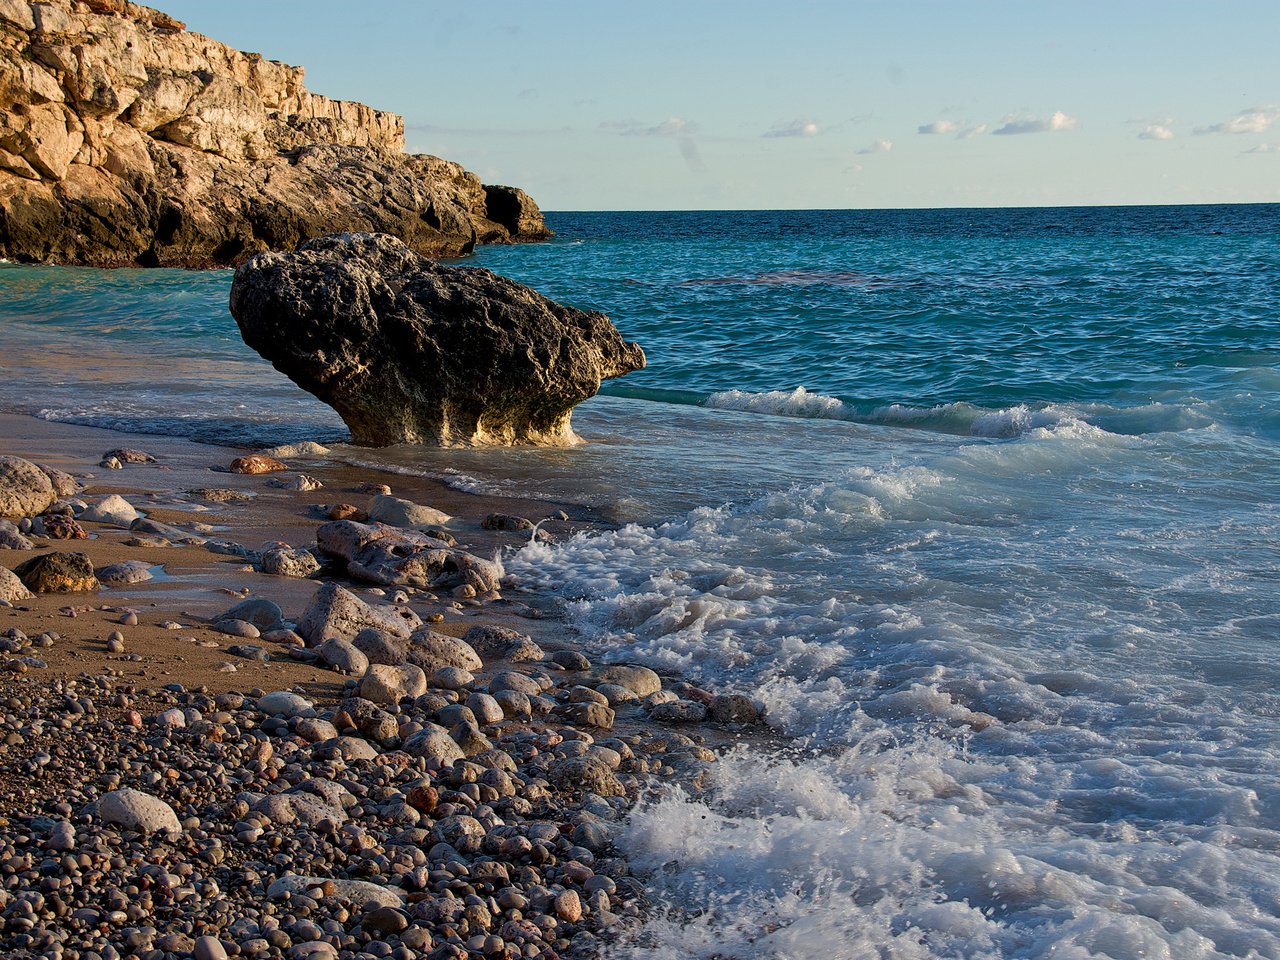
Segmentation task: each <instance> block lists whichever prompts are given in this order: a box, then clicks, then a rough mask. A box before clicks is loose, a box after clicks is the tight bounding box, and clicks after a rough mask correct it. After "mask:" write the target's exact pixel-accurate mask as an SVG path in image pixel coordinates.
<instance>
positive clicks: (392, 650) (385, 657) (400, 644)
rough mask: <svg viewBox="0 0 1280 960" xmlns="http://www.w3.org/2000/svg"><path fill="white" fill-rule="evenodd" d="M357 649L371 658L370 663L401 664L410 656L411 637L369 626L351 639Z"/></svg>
mask: <svg viewBox="0 0 1280 960" xmlns="http://www.w3.org/2000/svg"><path fill="white" fill-rule="evenodd" d="M351 642H352V643H353V644H354V645H355V647H356V649H357V650H359V651H361V652H362V653H363V654H364V655H365V656H366V657H368V658H369V662H370V663H386V664H390V665H392V666H399V665H400V664H402V663H404V662H406V661H407V660H408V658H409V638H408V637H404V636H396V635H395V634H391V633H387V632H386V631H385V630H378V629H377V628H374V627H369V628H366V629H364V630H361V631H360V632H359V633H357V634H356V636H355V639H354V640H352V641H351Z"/></svg>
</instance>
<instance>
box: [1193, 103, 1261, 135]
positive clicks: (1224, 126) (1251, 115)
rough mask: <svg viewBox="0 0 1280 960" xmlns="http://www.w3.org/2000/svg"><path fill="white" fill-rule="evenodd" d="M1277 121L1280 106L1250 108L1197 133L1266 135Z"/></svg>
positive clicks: (1199, 129) (1200, 128)
mask: <svg viewBox="0 0 1280 960" xmlns="http://www.w3.org/2000/svg"><path fill="white" fill-rule="evenodd" d="M1276 120H1280V106H1276V105H1275V104H1269V105H1268V106H1265V107H1250V108H1249V109H1248V110H1241V111H1240V112H1239V113H1237V114H1236V115H1235V116H1234V117H1232V118H1231V119H1230V120H1224V121H1222V123H1215V124H1213V126H1209V127H1196V133H1198V134H1206V133H1265V132H1266V131H1267V130H1269V129H1271V125H1272V124H1273V123H1275V122H1276Z"/></svg>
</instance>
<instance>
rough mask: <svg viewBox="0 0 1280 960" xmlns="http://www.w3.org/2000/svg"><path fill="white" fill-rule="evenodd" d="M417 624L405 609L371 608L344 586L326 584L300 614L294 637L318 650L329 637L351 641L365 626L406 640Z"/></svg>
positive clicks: (418, 621) (420, 622) (411, 613)
mask: <svg viewBox="0 0 1280 960" xmlns="http://www.w3.org/2000/svg"><path fill="white" fill-rule="evenodd" d="M421 625H422V620H421V619H419V617H418V615H417V614H415V613H414V612H413V611H412V610H409V609H408V608H407V607H388V606H373V605H371V604H368V603H365V602H364V601H363V600H361V599H360V598H359V597H357V596H356V595H355V594H354V593H352V592H351V591H350V590H348V589H346V588H345V587H341V586H339V585H338V584H336V583H326V584H325V585H324V586H322V587H321V588H320V589H319V590H317V591H316V593H315V596H313V597H312V598H311V602H310V603H308V604H307V609H306V610H305V611H303V614H302V619H300V620H299V621H298V634H299V636H301V637H302V638H303V639H304V640H306V641H307V643H308V644H309V645H310V646H313V647H318V646H320V645H321V644H323V643H324V642H325V641H326V640H329V639H330V638H333V637H337V638H338V639H339V640H347V641H350V640H353V639H355V637H356V635H357V634H359V633H360V632H361V631H363V630H365V629H366V628H369V627H376V628H377V629H379V630H383V631H385V632H387V633H390V634H392V635H393V636H400V637H407V636H409V634H411V633H413V631H414V630H416V629H417V628H418V627H420V626H421Z"/></svg>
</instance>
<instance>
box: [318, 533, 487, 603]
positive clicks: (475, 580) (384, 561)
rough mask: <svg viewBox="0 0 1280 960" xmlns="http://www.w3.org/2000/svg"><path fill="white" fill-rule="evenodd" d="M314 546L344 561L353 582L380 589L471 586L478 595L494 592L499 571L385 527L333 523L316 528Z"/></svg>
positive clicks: (429, 539)
mask: <svg viewBox="0 0 1280 960" xmlns="http://www.w3.org/2000/svg"><path fill="white" fill-rule="evenodd" d="M316 547H317V549H318V550H319V551H320V552H321V553H322V554H323V555H325V556H327V557H333V558H335V559H340V560H342V561H344V562H345V563H346V565H347V574H348V575H349V576H350V577H352V578H353V579H356V580H363V581H365V582H368V583H377V584H382V585H384V586H402V587H414V588H417V589H424V590H448V589H453V588H455V587H458V586H464V585H465V586H469V587H471V588H472V589H473V590H475V591H476V593H478V594H479V593H488V592H491V591H493V590H496V589H497V588H498V586H499V585H500V583H501V580H502V568H501V567H500V566H499V565H498V564H496V563H494V562H493V561H492V560H485V559H484V558H482V557H477V556H475V555H474V554H471V553H467V552H466V551H465V550H458V549H456V548H454V547H451V546H450V545H449V543H448V542H447V541H445V540H442V539H439V538H437V537H433V536H431V535H429V534H427V533H425V532H422V531H418V530H412V529H400V528H398V527H391V526H387V525H385V524H380V523H376V524H365V523H357V522H356V521H354V520H333V521H331V522H329V523H326V524H323V525H321V527H320V528H319V529H318V530H316Z"/></svg>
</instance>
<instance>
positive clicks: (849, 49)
mask: <svg viewBox="0 0 1280 960" xmlns="http://www.w3.org/2000/svg"><path fill="white" fill-rule="evenodd" d="M153 5H155V6H158V7H160V8H161V9H163V10H165V11H166V12H167V13H170V14H172V15H174V16H176V17H178V18H179V19H182V20H184V21H186V23H187V25H188V28H189V29H191V30H196V31H198V32H200V33H204V34H207V35H209V36H211V37H213V38H214V39H217V40H220V41H222V42H224V43H228V44H230V45H232V46H235V47H238V48H240V49H243V50H249V51H256V52H259V53H261V54H263V55H264V56H266V57H268V58H270V59H274V60H283V61H285V62H287V63H292V64H300V65H302V66H304V67H305V68H306V71H307V73H306V77H307V86H308V88H309V89H311V90H312V91H314V92H315V93H320V94H324V95H325V96H329V97H334V98H337V99H343V100H359V101H362V102H364V103H367V104H369V105H370V106H374V107H377V108H379V109H383V110H391V111H394V112H396V113H399V114H402V115H403V116H404V118H405V124H406V147H407V149H408V150H409V151H410V152H414V153H432V154H436V155H438V156H443V157H447V158H448V159H450V160H456V161H458V162H460V163H462V164H463V165H465V166H466V167H468V168H469V169H471V170H474V171H475V172H476V173H478V174H479V175H480V176H481V178H482V179H483V180H484V181H485V182H486V183H505V184H511V185H515V186H520V187H523V188H524V189H526V190H527V191H528V192H529V193H530V194H531V195H532V196H533V197H534V198H535V199H536V200H537V201H538V203H539V205H540V206H541V207H542V208H543V209H544V210H680V209H807V208H816V209H827V208H885V207H890V208H892V207H971V206H978V207H989V206H1054V205H1077V204H1085V205H1088V204H1129V203H1218V202H1280V56H1277V55H1276V49H1277V45H1278V43H1280V41H1278V40H1277V38H1278V37H1280V3H1277V2H1276V0H1216V2H1214V0H1199V2H1192V0H1159V2H1154V0H1110V2H1105V3H1103V2H1094V0H1071V2H1047V0H1043V2H1042V0H1017V2H1006V0H991V2H981V0H951V2H917V0H897V2H892V0H884V2H858V0H844V2H834V3H827V2H805V0H789V2H786V3H783V2H772V3H765V2H756V0H742V2H733V3H730V2H715V0H682V2H667V0H657V2H653V0H646V2H634V0H633V2H614V0H591V2H579V0H572V2H570V0H520V2H511V0H491V2H485V3H476V4H458V3H456V2H450V3H437V2H434V0H418V2H409V0H371V2H367V3H364V4H353V3H351V2H350V0H343V2H336V0H216V2H213V0H170V2H165V0H153Z"/></svg>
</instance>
